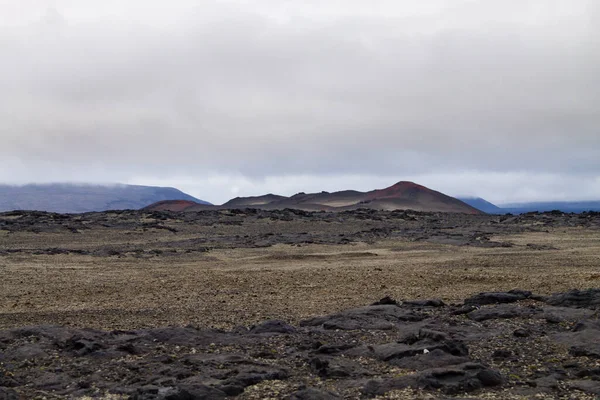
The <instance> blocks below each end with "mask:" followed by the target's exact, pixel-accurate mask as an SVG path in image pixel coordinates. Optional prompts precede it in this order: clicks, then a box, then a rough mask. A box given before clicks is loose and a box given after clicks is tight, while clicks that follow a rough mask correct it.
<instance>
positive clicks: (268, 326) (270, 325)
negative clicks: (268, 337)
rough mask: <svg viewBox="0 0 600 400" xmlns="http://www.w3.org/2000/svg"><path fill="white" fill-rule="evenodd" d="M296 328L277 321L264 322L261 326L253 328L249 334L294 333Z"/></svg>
mask: <svg viewBox="0 0 600 400" xmlns="http://www.w3.org/2000/svg"><path fill="white" fill-rule="evenodd" d="M294 332H296V328H294V327H293V326H291V325H289V324H287V323H285V322H283V321H279V320H270V321H265V322H263V323H262V324H259V325H256V326H253V327H252V328H251V329H250V333H256V334H259V333H294Z"/></svg>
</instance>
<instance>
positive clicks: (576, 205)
mask: <svg viewBox="0 0 600 400" xmlns="http://www.w3.org/2000/svg"><path fill="white" fill-rule="evenodd" d="M501 209H502V211H503V212H504V213H511V214H522V213H526V212H535V211H538V212H544V211H553V210H559V211H562V212H565V213H582V212H585V211H600V201H552V202H532V203H517V204H504V205H502V207H501Z"/></svg>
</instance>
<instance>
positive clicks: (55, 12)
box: [0, 0, 600, 204]
mask: <svg viewBox="0 0 600 400" xmlns="http://www.w3.org/2000/svg"><path fill="white" fill-rule="evenodd" d="M0 139H1V142H0V160H1V162H2V166H1V167H0V183H28V182H92V183H98V182H101V183H110V182H121V183H135V184H157V185H167V186H175V187H178V188H180V189H182V190H184V191H187V192H189V193H190V194H192V195H195V196H197V197H199V198H202V199H204V200H207V201H211V202H213V203H222V202H224V201H226V200H227V199H229V198H231V197H234V196H238V195H239V196H242V195H258V194H263V193H266V192H274V193H280V194H286V195H291V194H294V193H296V192H299V191H306V192H308V191H317V190H318V191H320V190H328V191H333V190H339V189H350V188H351V189H358V190H370V189H375V188H382V187H385V186H389V185H391V184H393V183H395V182H397V181H399V180H414V181H416V182H418V183H421V184H424V185H426V186H429V187H431V188H433V189H436V190H440V191H443V192H445V193H447V194H450V195H476V196H481V197H484V198H486V199H488V200H490V201H493V202H496V203H500V204H501V203H506V202H516V201H527V200H578V199H581V200H583V199H600V1H598V0H428V1H423V0H401V1H400V0H371V1H364V0H360V1H359V0H309V1H307V0H303V1H299V0H294V1H291V0H201V1H198V0H170V1H154V0H143V1H142V0H127V1H125V0H19V1H15V0H0Z"/></svg>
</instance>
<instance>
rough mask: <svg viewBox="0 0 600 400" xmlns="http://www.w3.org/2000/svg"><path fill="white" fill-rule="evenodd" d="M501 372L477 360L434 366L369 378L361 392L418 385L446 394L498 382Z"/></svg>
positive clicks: (375, 393) (377, 391)
mask: <svg viewBox="0 0 600 400" xmlns="http://www.w3.org/2000/svg"><path fill="white" fill-rule="evenodd" d="M502 382H503V378H502V375H501V374H500V373H499V372H498V371H495V370H492V369H490V368H487V367H485V366H483V365H481V364H477V363H464V364H460V365H456V366H452V367H446V368H434V369H430V370H426V371H423V372H420V373H417V374H411V375H406V376H403V377H400V378H394V379H387V380H383V381H369V382H368V383H367V384H366V385H365V387H364V388H363V389H362V392H363V393H364V394H366V395H369V396H380V395H384V394H385V393H387V392H390V391H392V390H396V389H404V388H408V387H410V388H418V389H425V390H439V391H441V392H443V393H445V394H448V395H453V394H458V393H465V392H472V391H475V390H479V389H482V388H484V387H494V386H500V385H501V384H502Z"/></svg>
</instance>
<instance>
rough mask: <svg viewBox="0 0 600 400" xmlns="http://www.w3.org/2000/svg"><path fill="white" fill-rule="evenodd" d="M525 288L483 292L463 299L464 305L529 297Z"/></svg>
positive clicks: (512, 301) (506, 301) (498, 302)
mask: <svg viewBox="0 0 600 400" xmlns="http://www.w3.org/2000/svg"><path fill="white" fill-rule="evenodd" d="M531 294H532V293H531V292H529V291H526V290H516V289H515V290H510V291H508V292H484V293H479V294H477V295H475V296H472V297H469V298H468V299H466V300H465V305H473V306H484V305H486V304H500V303H514V302H516V301H519V300H525V299H527V298H529V297H531Z"/></svg>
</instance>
